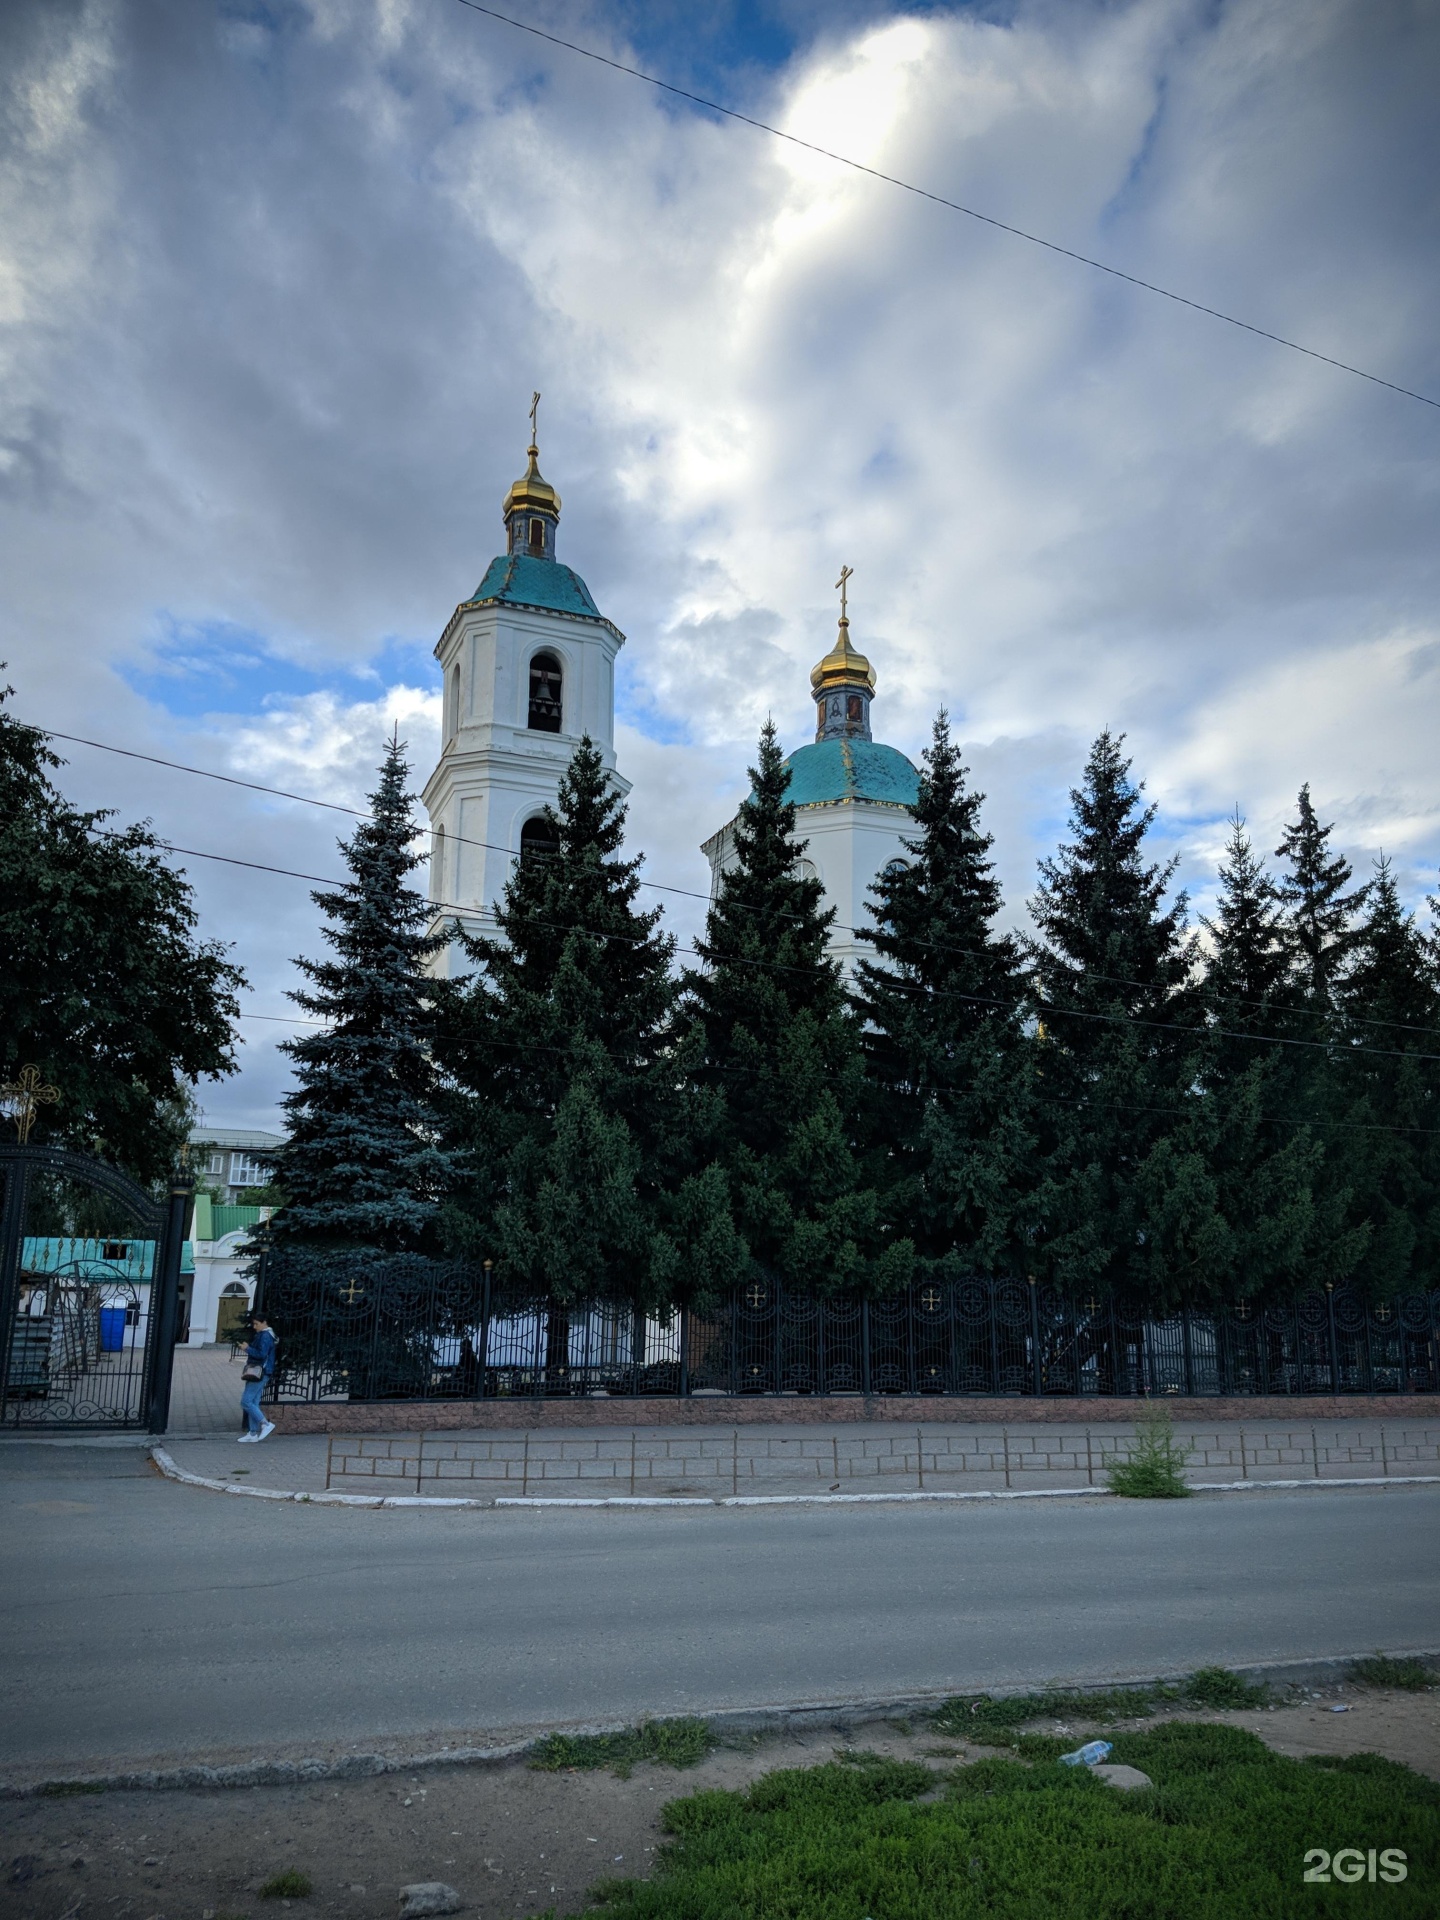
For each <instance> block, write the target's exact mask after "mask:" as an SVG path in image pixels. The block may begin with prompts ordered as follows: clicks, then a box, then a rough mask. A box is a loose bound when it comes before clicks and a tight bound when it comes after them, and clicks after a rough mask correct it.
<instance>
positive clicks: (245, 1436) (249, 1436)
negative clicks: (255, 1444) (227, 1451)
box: [239, 1433, 260, 1447]
mask: <svg viewBox="0 0 1440 1920" xmlns="http://www.w3.org/2000/svg"><path fill="white" fill-rule="evenodd" d="M259 1438H260V1436H259V1434H258V1433H242V1434H241V1436H240V1442H239V1444H240V1445H241V1446H242V1447H243V1446H245V1445H247V1444H248V1443H249V1442H250V1441H252V1440H258V1439H259Z"/></svg>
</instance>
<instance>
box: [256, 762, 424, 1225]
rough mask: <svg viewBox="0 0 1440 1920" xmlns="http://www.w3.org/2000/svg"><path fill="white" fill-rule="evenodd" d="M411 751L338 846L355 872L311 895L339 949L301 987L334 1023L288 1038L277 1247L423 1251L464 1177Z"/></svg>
mask: <svg viewBox="0 0 1440 1920" xmlns="http://www.w3.org/2000/svg"><path fill="white" fill-rule="evenodd" d="M404 756H405V748H404V746H403V744H402V743H401V741H400V739H399V736H398V733H397V734H396V735H394V736H392V738H391V740H390V743H389V745H388V747H387V748H386V753H385V758H384V760H383V762H382V763H381V767H380V780H379V785H378V786H377V787H376V789H375V791H374V793H372V794H371V795H370V806H371V814H370V817H369V818H368V819H367V820H364V821H362V822H361V824H360V825H359V826H358V827H357V828H356V830H355V833H354V836H353V837H352V838H351V839H350V840H348V841H341V843H340V852H341V855H342V856H343V858H344V861H345V864H346V866H347V867H348V868H349V870H350V874H351V878H350V879H349V880H348V881H347V882H346V884H345V885H344V886H343V887H341V888H340V889H338V890H337V891H334V892H330V891H326V892H321V893H316V894H313V895H312V896H311V897H312V899H313V900H314V901H315V904H316V905H317V906H318V907H319V908H320V910H321V912H322V913H324V914H325V916H326V917H327V919H328V920H329V922H330V925H329V926H327V927H326V928H325V929H324V934H325V938H326V940H327V941H328V942H329V943H330V946H331V947H332V949H333V951H334V957H333V958H332V959H328V960H307V959H301V960H297V962H296V965H297V966H298V967H299V968H300V970H301V972H302V973H303V974H304V975H305V976H306V978H307V979H308V980H309V981H310V982H311V984H310V986H309V987H308V988H303V989H301V990H299V991H298V992H295V993H292V994H291V995H290V998H291V999H292V1000H294V1001H295V1002H296V1004H297V1005H298V1006H300V1007H303V1008H304V1010H305V1011H306V1012H307V1013H312V1014H315V1015H316V1016H317V1017H318V1018H319V1019H321V1020H324V1021H325V1022H326V1023H327V1024H326V1026H325V1027H324V1028H323V1029H322V1030H319V1031H317V1032H314V1033H308V1034H305V1035H304V1036H303V1037H301V1038H299V1039H296V1040H291V1041H287V1042H286V1043H285V1051H286V1052H287V1053H288V1054H289V1055H290V1057H291V1059H292V1060H293V1061H294V1062H295V1078H296V1083H297V1084H296V1085H295V1087H294V1088H293V1089H292V1091H291V1092H289V1093H287V1094H286V1095H285V1098H284V1102H283V1104H284V1107H285V1110H286V1113H287V1114H288V1116H289V1121H290V1131H289V1138H288V1140H287V1142H286V1144H285V1146H284V1147H283V1148H282V1149H281V1151H280V1154H279V1156H278V1162H277V1167H276V1174H277V1178H278V1181H279V1184H280V1186H281V1188H282V1189H283V1191H284V1194H285V1205H284V1207H283V1208H282V1209H281V1211H280V1212H279V1213H277V1214H276V1216H275V1218H274V1220H273V1221H272V1222H271V1225H270V1236H269V1237H270V1240H271V1243H272V1244H274V1245H277V1246H296V1245H303V1246H314V1247H343V1246H358V1247H372V1248H378V1249H382V1250H385V1251H391V1252H402V1251H408V1252H423V1251H426V1250H427V1249H429V1248H431V1247H432V1246H433V1245H434V1244H435V1227H436V1221H437V1218H438V1214H439V1207H440V1202H441V1197H442V1195H443V1193H444V1191H445V1188H446V1186H447V1185H448V1184H449V1182H450V1180H451V1179H452V1178H453V1175H454V1166H453V1162H452V1159H451V1157H450V1155H449V1154H447V1153H446V1152H445V1151H444V1149H443V1148H442V1147H441V1146H440V1144H439V1141H438V1132H437V1123H438V1115H437V1107H436V1074H435V1066H434V1062H433V1058H432V1052H431V1041H432V1039H433V1035H434V1027H435V1018H434V1015H435V1008H436V1005H437V1002H438V1001H439V1000H440V999H441V998H442V997H443V993H444V986H443V983H442V982H439V981H436V980H433V979H431V978H430V977H429V975H428V974H427V973H426V970H425V965H426V961H427V960H428V959H429V957H430V956H431V954H433V953H434V952H435V951H436V949H437V948H438V947H439V946H440V945H441V944H442V942H441V941H440V940H438V939H434V938H431V937H430V936H428V935H427V934H425V933H424V932H422V931H421V929H422V928H423V927H424V925H425V923H426V921H427V920H428V918H429V909H428V907H427V906H426V903H425V901H424V899H423V898H422V896H421V895H420V894H419V893H418V892H417V891H416V890H415V889H414V888H413V887H410V886H408V885H407V884H406V877H407V875H409V874H411V873H413V872H414V871H415V869H416V868H417V867H418V866H420V865H421V863H422V860H423V857H424V856H423V855H420V854H417V853H416V852H415V851H414V840H415V834H416V826H415V817H414V810H413V801H412V799H411V797H410V795H409V794H408V793H407V792H406V790H405V782H406V778H407V775H408V773H409V767H408V766H407V764H406V761H405V757H404Z"/></svg>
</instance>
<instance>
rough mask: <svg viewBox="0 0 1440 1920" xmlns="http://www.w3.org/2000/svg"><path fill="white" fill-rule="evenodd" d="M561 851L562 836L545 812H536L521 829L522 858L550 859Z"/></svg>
mask: <svg viewBox="0 0 1440 1920" xmlns="http://www.w3.org/2000/svg"><path fill="white" fill-rule="evenodd" d="M559 851H560V838H559V835H558V834H557V833H556V831H555V827H554V825H553V823H552V822H551V821H549V820H547V819H546V818H545V816H544V814H543V813H535V814H532V815H531V816H530V818H529V819H528V820H527V821H526V822H525V824H524V826H523V827H522V828H521V829H520V858H521V859H522V860H548V859H551V858H552V857H553V856H554V855H555V854H557V853H558V852H559Z"/></svg>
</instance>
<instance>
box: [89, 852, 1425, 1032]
mask: <svg viewBox="0 0 1440 1920" xmlns="http://www.w3.org/2000/svg"><path fill="white" fill-rule="evenodd" d="M93 831H94V832H95V833H96V835H97V837H98V838H100V839H103V840H118V839H123V838H124V835H123V834H119V833H115V832H112V831H110V830H108V829H105V828H95V829H93ZM154 844H155V845H156V847H158V848H160V849H161V850H162V851H164V852H166V853H173V854H179V855H180V856H181V857H182V858H185V859H190V860H214V861H217V862H219V863H220V864H222V865H224V866H230V867H247V868H249V869H251V870H252V871H254V872H257V873H274V874H278V875H280V876H281V877H282V878H283V879H288V880H305V881H308V882H310V883H311V884H313V885H315V886H320V887H325V888H327V889H329V890H333V891H339V892H343V891H344V890H345V889H346V888H347V887H349V886H351V885H353V882H351V881H347V880H328V879H325V878H323V877H322V876H321V875H319V874H314V873H300V872H298V871H297V870H296V869H295V868H293V867H277V866H274V865H271V864H270V863H269V862H267V861H263V860H243V859H241V858H240V857H239V856H238V855H236V854H232V853H207V852H205V851H203V850H202V849H201V848H199V847H181V846H176V845H175V844H174V842H173V841H168V840H160V839H157V840H156V841H155V843H154ZM416 897H417V898H418V897H419V896H418V895H417V896H416ZM423 904H425V905H428V906H429V907H431V908H432V909H433V910H435V911H437V912H440V913H457V914H466V913H471V914H473V912H474V909H473V908H472V907H467V906H462V905H460V904H459V903H458V902H457V901H454V900H431V901H427V902H424V903H423ZM540 924H542V925H545V924H550V926H551V931H553V932H558V933H580V934H584V935H585V936H586V937H587V938H589V939H592V940H630V941H632V942H638V941H640V940H642V939H644V938H646V937H647V936H645V935H642V934H622V933H616V932H614V931H613V930H611V929H610V928H603V927H586V926H577V925H574V924H570V925H565V924H555V923H545V922H541V923H540ZM674 951H675V952H676V953H679V954H685V955H689V956H690V957H691V958H692V959H696V960H701V961H703V960H705V958H706V955H705V954H704V953H703V952H702V951H701V950H700V949H699V948H698V947H695V946H689V947H683V946H680V945H679V944H678V943H677V944H676V946H675V948H674ZM726 961H727V964H728V965H731V966H742V967H754V968H758V969H763V970H764V971H766V972H769V973H801V972H804V971H806V969H804V968H801V967H795V966H790V965H787V964H786V963H784V962H783V961H778V960H759V959H749V958H743V957H742V956H740V955H738V954H728V955H727V956H726ZM894 986H895V988H896V990H897V991H900V992H907V993H915V994H926V995H928V996H929V997H932V998H934V999H937V1000H958V1001H962V1002H964V1003H965V1004H966V1005H969V1006H977V1007H993V1008H996V1009H998V1010H999V1011H1001V1012H1012V1013H1013V1012H1016V1011H1018V1010H1019V1008H1020V1006H1021V1005H1023V1004H1024V999H1025V997H1026V996H1021V997H1020V998H1019V999H1017V1000H1014V1001H1010V1000H1000V999H996V998H995V997H994V996H993V995H989V994H981V993H961V992H959V991H958V990H957V989H956V988H953V987H931V988H924V987H911V986H909V985H908V984H907V983H906V982H904V981H900V980H898V979H897V980H896V981H895V982H894ZM1042 1011H1043V1013H1044V1014H1045V1015H1046V1016H1047V1017H1053V1016H1056V1015H1059V1016H1060V1017H1061V1018H1063V1019H1067V1020H1091V1021H1095V1022H1097V1023H1099V1024H1100V1025H1102V1026H1133V1027H1146V1028H1149V1029H1150V1030H1152V1031H1154V1032H1159V1033H1180V1034H1184V1035H1186V1036H1187V1037H1189V1038H1190V1039H1193V1040H1204V1039H1217V1040H1239V1041H1244V1042H1248V1043H1249V1044H1250V1045H1252V1046H1261V1047H1304V1048H1311V1049H1316V1050H1318V1051H1320V1052H1324V1053H1333V1052H1335V1051H1336V1048H1335V1046H1334V1044H1333V1042H1331V1041H1328V1040H1301V1039H1298V1038H1295V1037H1293V1036H1290V1035H1285V1034H1265V1033H1241V1032H1238V1031H1234V1030H1232V1029H1229V1028H1226V1027H1197V1026H1191V1025H1187V1024H1185V1023H1182V1022H1181V1021H1178V1020H1147V1019H1145V1018H1144V1017H1143V1016H1142V1015H1140V1014H1134V1013H1098V1012H1094V1011H1092V1010H1090V1009H1088V1008H1084V1007H1065V1006H1061V1005H1060V1004H1059V1003H1058V1002H1057V1001H1049V1000H1047V1001H1046V1002H1045V1003H1044V1006H1043V1009H1042ZM1427 1031H1428V1030H1427ZM1340 1051H1343V1052H1344V1053H1346V1054H1347V1055H1348V1054H1357V1053H1364V1054H1372V1055H1374V1056H1375V1057H1377V1058H1379V1059H1385V1060H1414V1061H1417V1062H1424V1063H1432V1062H1433V1063H1435V1064H1440V1054H1435V1053H1414V1052H1410V1051H1408V1050H1406V1049H1404V1048H1400V1047H1367V1046H1363V1045H1359V1044H1351V1045H1349V1046H1347V1047H1344V1048H1342V1049H1340Z"/></svg>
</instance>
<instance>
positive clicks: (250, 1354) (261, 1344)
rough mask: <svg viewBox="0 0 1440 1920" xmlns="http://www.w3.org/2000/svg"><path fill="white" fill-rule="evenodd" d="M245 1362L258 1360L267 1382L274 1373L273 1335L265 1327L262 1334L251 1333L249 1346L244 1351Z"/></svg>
mask: <svg viewBox="0 0 1440 1920" xmlns="http://www.w3.org/2000/svg"><path fill="white" fill-rule="evenodd" d="M245 1358H246V1359H247V1360H258V1361H259V1362H260V1364H261V1366H262V1367H263V1368H264V1369H265V1378H266V1379H267V1380H268V1379H269V1378H270V1376H271V1374H272V1373H274V1371H275V1335H274V1334H273V1333H272V1332H271V1331H270V1329H269V1327H266V1329H265V1330H264V1332H263V1333H252V1334H251V1336H250V1344H249V1346H248V1347H246V1349H245Z"/></svg>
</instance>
